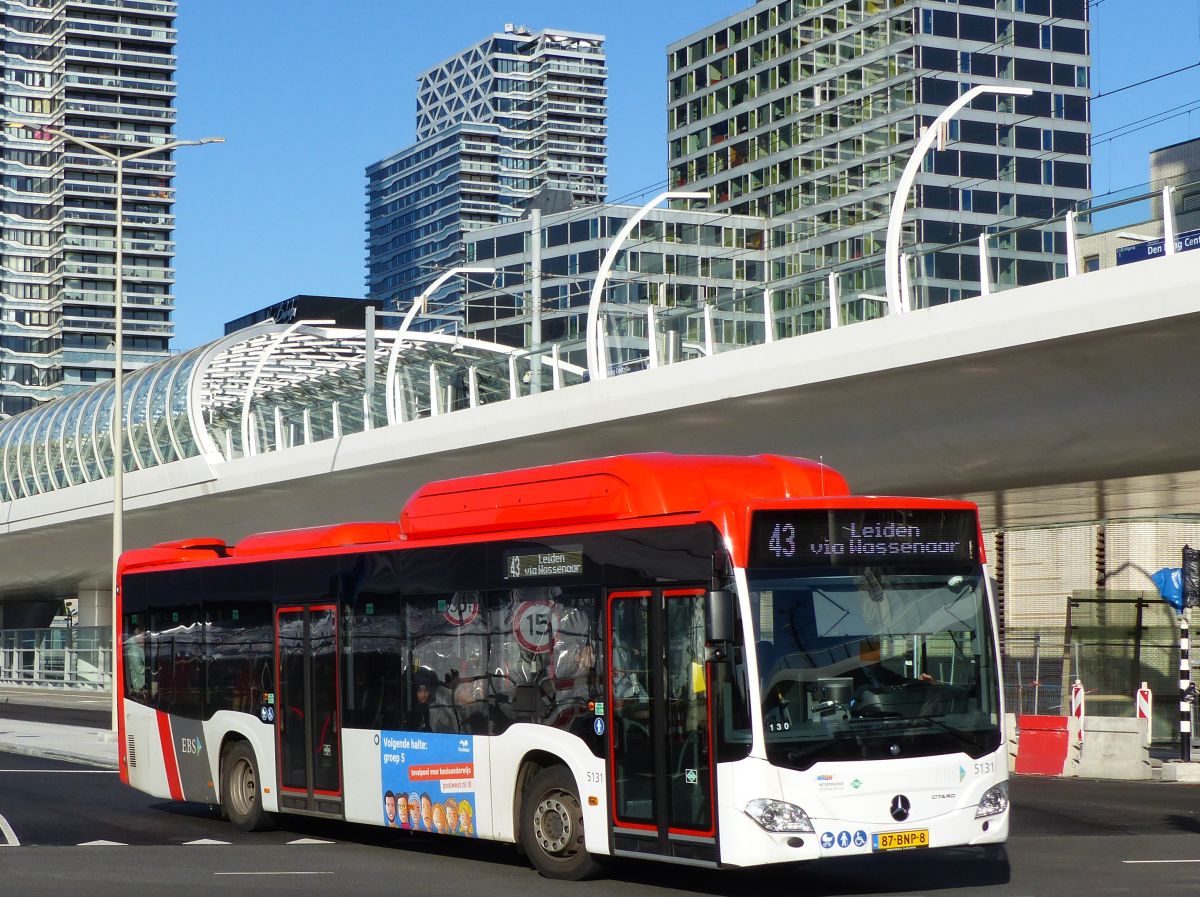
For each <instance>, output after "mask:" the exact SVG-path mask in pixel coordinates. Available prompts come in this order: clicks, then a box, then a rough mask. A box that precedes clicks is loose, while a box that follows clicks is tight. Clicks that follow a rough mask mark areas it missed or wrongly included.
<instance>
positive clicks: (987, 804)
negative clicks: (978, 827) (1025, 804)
mask: <svg viewBox="0 0 1200 897" xmlns="http://www.w3.org/2000/svg"><path fill="white" fill-rule="evenodd" d="M1007 809H1008V782H1001V783H1000V784H999V785H993V786H992V787H991V788H989V789H988V790H987V791H985V792H983V797H981V798H980V799H979V808H978V809H977V810H976V811H975V818H976V819H982V818H984V817H985V816H995V815H996V814H997V813H1003V812H1004V811H1005V810H1007Z"/></svg>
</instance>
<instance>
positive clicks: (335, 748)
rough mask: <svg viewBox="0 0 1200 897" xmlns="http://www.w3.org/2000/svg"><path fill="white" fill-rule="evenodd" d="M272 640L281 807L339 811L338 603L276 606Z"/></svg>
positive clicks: (309, 810)
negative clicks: (274, 650)
mask: <svg viewBox="0 0 1200 897" xmlns="http://www.w3.org/2000/svg"><path fill="white" fill-rule="evenodd" d="M275 644H276V657H277V660H276V662H277V671H276V673H277V682H278V686H277V687H278V692H279V694H278V702H277V710H276V714H275V726H276V744H277V745H278V748H277V751H278V753H277V756H276V761H277V764H278V769H279V805H280V809H284V810H291V811H300V812H306V813H320V814H322V815H332V816H342V763H341V738H340V731H339V730H340V725H339V721H340V719H341V697H340V696H341V688H340V683H339V679H338V615H337V606H336V605H333V604H313V605H306V606H295V607H280V608H277V609H276V612H275Z"/></svg>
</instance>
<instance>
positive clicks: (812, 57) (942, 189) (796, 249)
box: [667, 0, 1091, 332]
mask: <svg viewBox="0 0 1200 897" xmlns="http://www.w3.org/2000/svg"><path fill="white" fill-rule="evenodd" d="M1088 28H1089V25H1088V7H1087V2H1086V0H957V2H949V0H762V2H758V3H754V4H752V5H751V6H750V7H749V8H747V9H743V10H742V11H740V12H738V13H736V14H734V15H731V16H729V17H728V18H726V19H723V20H722V21H720V22H717V23H716V24H714V25H711V26H709V27H707V28H704V29H702V30H701V31H698V32H696V33H694V34H692V35H690V36H688V37H686V38H683V39H682V40H679V41H677V42H675V43H673V44H671V45H670V46H669V47H668V50H667V69H668V75H667V77H668V110H667V128H668V139H669V150H668V158H669V162H668V165H669V168H668V175H669V183H670V184H671V185H672V186H673V187H677V188H680V189H697V188H700V189H705V190H708V191H709V192H710V193H711V195H712V204H711V206H710V208H713V209H724V210H728V211H730V212H737V213H744V214H756V215H761V216H763V217H765V218H768V219H770V223H771V227H772V266H771V271H770V278H769V279H770V285H771V286H772V288H773V289H774V290H775V291H776V296H777V297H778V300H777V301H778V302H779V303H780V304H781V309H780V310H781V317H780V322H781V324H783V325H785V326H788V327H789V328H790V329H794V332H804V331H806V330H811V329H821V328H822V327H825V326H828V323H827V320H826V314H827V311H826V310H827V308H828V301H827V298H826V296H825V283H826V279H825V278H823V277H821V276H815V277H814V276H813V275H814V274H817V275H820V274H821V273H823V272H826V271H836V270H839V269H849V268H855V267H856V266H861V263H862V262H863V260H866V259H870V258H871V257H875V256H879V255H880V254H881V253H882V251H883V245H884V234H885V230H886V222H887V216H888V212H889V210H890V207H891V202H892V197H893V194H894V192H895V188H896V182H897V180H898V178H899V176H900V173H901V171H902V170H903V168H904V166H905V164H906V163H907V162H908V159H909V156H910V155H911V153H912V150H913V147H914V145H915V143H916V140H917V137H918V135H919V134H920V132H921V131H922V129H923V128H925V127H926V126H928V124H929V123H930V122H932V121H933V119H934V118H935V117H936V116H937V115H939V114H940V113H941V112H942V111H943V110H944V109H945V108H946V107H947V106H948V105H949V104H950V103H952V102H953V101H954V100H955V99H957V98H958V97H959V96H961V95H962V93H964V92H965V91H966V90H967V89H969V88H970V87H971V86H974V85H978V84H992V85H1001V86H1016V85H1022V86H1026V87H1030V88H1032V89H1033V94H1032V96H1029V97H1013V96H1005V97H999V98H997V97H995V96H985V97H981V98H978V99H976V100H975V101H974V102H973V104H972V105H971V106H970V107H968V108H967V109H965V110H963V111H962V112H961V113H959V115H958V116H957V117H956V118H955V119H954V120H953V121H951V122H950V125H949V128H948V130H947V132H946V135H945V136H946V140H945V142H944V148H943V149H942V150H940V151H934V152H932V153H931V154H930V155H929V156H928V157H927V159H926V161H925V165H924V168H923V170H922V171H921V173H920V174H919V176H918V179H917V183H916V188H915V190H914V194H913V199H914V200H915V204H914V205H913V206H912V207H911V208H910V211H909V212H908V213H907V214H906V216H905V228H904V238H903V243H904V250H905V251H906V252H912V251H914V250H916V251H920V250H921V249H922V248H929V247H935V246H945V245H947V244H955V243H958V242H959V241H966V243H967V245H964V246H963V247H960V248H956V249H953V250H950V251H946V252H937V253H934V254H931V255H928V256H925V257H922V258H921V259H920V260H919V262H916V263H914V265H913V270H912V272H911V273H912V278H913V283H914V286H915V298H916V303H917V304H918V305H934V304H939V303H942V302H946V301H951V300H954V299H959V298H963V297H964V296H968V295H973V294H976V293H978V292H979V256H978V250H977V238H978V235H979V233H980V232H981V231H982V230H984V229H988V230H992V231H996V230H1002V229H1006V228H1010V227H1015V226H1017V225H1020V224H1022V223H1027V222H1030V221H1033V220H1038V219H1042V218H1048V217H1050V216H1052V215H1055V214H1059V213H1061V212H1063V211H1065V210H1067V209H1069V208H1071V207H1072V206H1073V205H1074V204H1075V203H1076V202H1078V201H1080V200H1084V199H1087V198H1088V197H1089V196H1090V190H1089V187H1090V164H1091V156H1090V147H1089V137H1090V133H1091V124H1090V112H1089V103H1088V94H1089V88H1088V84H1089V66H1090V56H1089V48H1088ZM990 248H991V251H992V254H993V265H992V278H993V281H994V282H995V283H996V284H997V285H998V286H999V287H1003V286H1005V285H1015V284H1028V283H1034V282H1037V281H1039V280H1045V279H1048V278H1049V277H1050V276H1052V275H1053V273H1054V272H1055V271H1056V270H1061V269H1062V268H1064V267H1065V238H1064V234H1063V232H1062V228H1061V227H1059V228H1057V229H1054V228H1047V229H1045V232H1044V233H1039V232H1036V231H1034V232H1030V233H1028V234H1024V235H1021V236H1020V237H1019V238H1017V239H1014V238H1012V237H1004V236H1001V237H998V238H996V239H995V241H994V242H993V244H992V245H991V247H990ZM855 277H856V278H857V281H858V282H857V283H856V285H857V286H858V287H859V288H860V289H861V290H862V291H864V292H872V291H873V292H876V293H882V292H883V285H882V264H881V260H880V264H877V265H875V267H874V268H873V269H872V270H861V271H859V273H858V274H856V275H855ZM881 306H882V303H879V304H878V306H877V307H876V308H875V312H876V313H878V312H879V311H881ZM845 311H849V310H845ZM865 314H866V316H871V310H870V309H868V310H867V311H866V312H865ZM786 322H790V323H786Z"/></svg>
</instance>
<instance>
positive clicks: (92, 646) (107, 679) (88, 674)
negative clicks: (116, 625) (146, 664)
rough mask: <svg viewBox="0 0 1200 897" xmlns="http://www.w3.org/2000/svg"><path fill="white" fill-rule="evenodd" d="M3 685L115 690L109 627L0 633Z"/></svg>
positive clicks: (17, 630) (71, 627)
mask: <svg viewBox="0 0 1200 897" xmlns="http://www.w3.org/2000/svg"><path fill="white" fill-rule="evenodd" d="M0 685H29V686H59V687H64V688H94V689H97V690H108V689H110V688H111V687H112V632H111V630H110V629H109V628H108V627H107V626H53V627H50V628H47V629H0Z"/></svg>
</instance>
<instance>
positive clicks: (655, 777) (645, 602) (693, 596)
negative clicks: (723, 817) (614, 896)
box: [608, 588, 719, 865]
mask: <svg viewBox="0 0 1200 897" xmlns="http://www.w3.org/2000/svg"><path fill="white" fill-rule="evenodd" d="M705 595H706V593H705V590H704V589H699V588H695V589H653V590H641V591H623V592H611V593H610V594H609V596H608V619H609V631H608V634H609V644H608V657H609V659H610V661H609V676H608V701H609V706H610V707H611V713H610V715H609V719H610V720H611V723H610V726H609V732H610V737H609V742H608V750H609V782H610V786H609V789H610V790H609V797H610V800H611V806H612V838H613V849H614V852H615V853H617V854H620V855H626V856H645V855H654V856H663V857H672V858H675V859H677V860H682V861H685V862H692V863H700V864H704V865H709V864H715V863H716V862H717V861H718V859H719V856H718V850H717V841H716V821H715V809H714V808H715V806H716V802H715V776H714V770H713V767H712V756H713V751H712V725H711V720H710V716H711V703H710V701H709V697H708V694H709V681H708V671H707V668H706V665H705V661H704V601H705Z"/></svg>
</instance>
